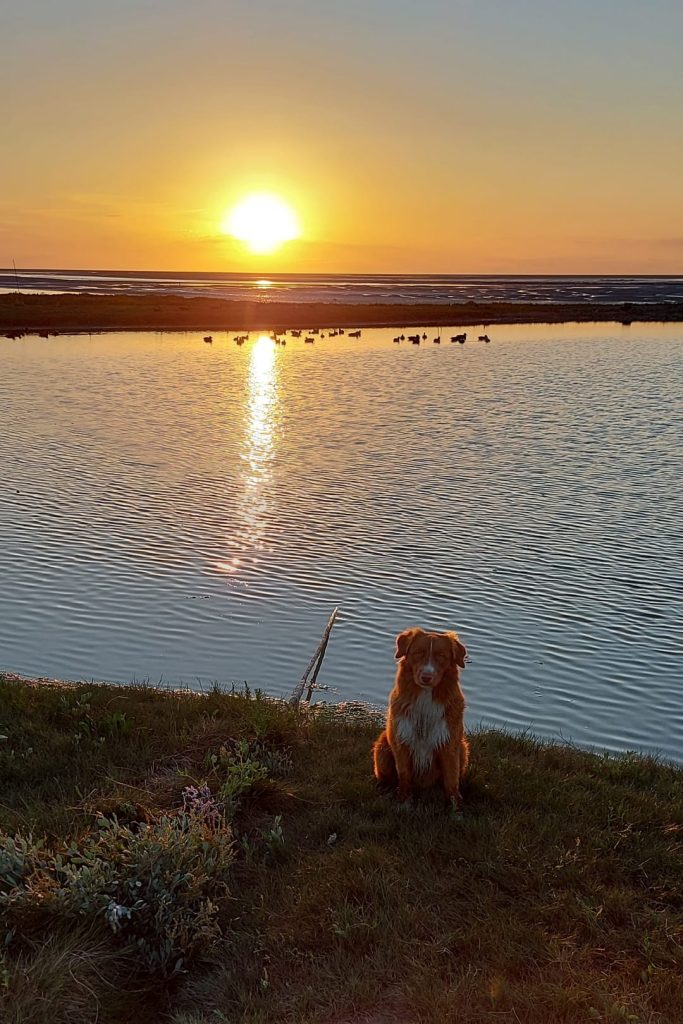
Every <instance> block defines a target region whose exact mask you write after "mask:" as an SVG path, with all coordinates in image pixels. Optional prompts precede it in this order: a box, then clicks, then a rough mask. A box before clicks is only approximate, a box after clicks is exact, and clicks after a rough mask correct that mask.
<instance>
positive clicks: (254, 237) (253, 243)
mask: <svg viewBox="0 0 683 1024" xmlns="http://www.w3.org/2000/svg"><path fill="white" fill-rule="evenodd" d="M221 230H222V231H223V232H224V233H225V234H226V235H232V236H233V238H238V239H239V240H240V241H241V242H244V243H245V244H246V245H247V246H248V247H249V248H250V249H251V251H252V252H254V253H269V252H273V251H274V250H275V249H277V248H278V247H279V246H280V245H282V243H283V242H289V241H291V240H292V239H294V238H298V237H299V235H300V234H301V230H300V227H299V220H298V217H297V215H296V213H295V212H294V210H293V209H292V207H291V206H290V205H289V204H288V203H286V202H285V201H284V200H283V199H280V198H279V196H275V195H271V194H270V193H267V192H257V193H253V194H252V195H250V196H247V197H246V198H245V199H242V200H241V201H240V202H239V203H238V204H237V205H236V206H235V207H233V209H232V210H230V211H229V212H228V213H227V214H226V215H225V217H224V219H223V222H222V224H221Z"/></svg>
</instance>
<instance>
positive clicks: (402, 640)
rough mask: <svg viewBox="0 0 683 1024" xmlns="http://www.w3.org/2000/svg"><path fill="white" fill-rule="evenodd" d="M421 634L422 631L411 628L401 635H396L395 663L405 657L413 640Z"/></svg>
mask: <svg viewBox="0 0 683 1024" xmlns="http://www.w3.org/2000/svg"><path fill="white" fill-rule="evenodd" d="M421 632H422V630H421V629H420V628H419V627H418V626H413V628H412V629H404V630H403V632H402V633H399V634H398V636H397V637H396V651H395V653H394V657H395V658H396V661H398V660H399V658H404V657H405V656H406V654H407V653H408V649H409V648H410V645H411V644H412V642H413V640H414V639H415V637H416V636H417V634H418V633H421Z"/></svg>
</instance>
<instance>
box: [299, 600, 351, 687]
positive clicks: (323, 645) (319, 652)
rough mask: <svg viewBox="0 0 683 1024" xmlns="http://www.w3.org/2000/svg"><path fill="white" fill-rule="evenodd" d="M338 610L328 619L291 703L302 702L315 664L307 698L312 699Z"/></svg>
mask: <svg viewBox="0 0 683 1024" xmlns="http://www.w3.org/2000/svg"><path fill="white" fill-rule="evenodd" d="M338 610H339V609H338V608H335V609H334V611H333V612H332V614H331V615H330V618H329V621H328V623H327V625H326V626H325V632H324V633H323V635H322V639H321V641H320V643H319V644H318V646H317V647H316V649H315V653H314V655H313V657H312V658H311V660H310V661H309V663H308V665H307V666H306V671H305V672H304V674H303V675H302V677H301V679H300V680H299V682H298V683H297V684H296V686H295V687H294V689H293V690H292V696H291V697H290V698H289V703H290V704H293V705H297V704H299V703H300V702H301V698H302V696H303V692H304V689H305V688H306V683H307V682H308V677H309V675H310V673H311V671H312V669H313V667H314V666H315V673H314V675H313V679H312V680H311V683H310V685H309V688H308V698H307V699H308V700H310V699H311V692H312V690H313V685H314V683H315V680H316V679H317V678H318V672H319V671H320V666H321V665H322V661H323V658H324V657H325V651H326V650H327V642H328V640H329V639H330V633H331V632H332V627H333V626H334V623H335V620H336V618H337V612H338Z"/></svg>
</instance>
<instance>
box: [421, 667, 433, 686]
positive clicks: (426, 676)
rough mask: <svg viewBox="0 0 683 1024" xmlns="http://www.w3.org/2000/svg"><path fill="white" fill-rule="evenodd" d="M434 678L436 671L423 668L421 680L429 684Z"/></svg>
mask: <svg viewBox="0 0 683 1024" xmlns="http://www.w3.org/2000/svg"><path fill="white" fill-rule="evenodd" d="M433 679H434V673H433V672H431V671H430V670H429V669H424V668H423V669H422V671H421V672H420V682H421V683H424V684H425V685H426V686H428V685H429V683H431V682H432V680H433Z"/></svg>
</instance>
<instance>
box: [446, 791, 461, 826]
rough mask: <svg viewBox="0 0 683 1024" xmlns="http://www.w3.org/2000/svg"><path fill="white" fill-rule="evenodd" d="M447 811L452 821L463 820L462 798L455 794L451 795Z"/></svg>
mask: <svg viewBox="0 0 683 1024" xmlns="http://www.w3.org/2000/svg"><path fill="white" fill-rule="evenodd" d="M448 811H449V814H450V816H451V818H452V819H453V821H458V822H460V821H464V820H465V815H464V813H463V809H462V800H461V799H459V798H458V797H456V796H452V797H451V799H450V800H449V808H448Z"/></svg>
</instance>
